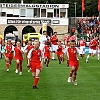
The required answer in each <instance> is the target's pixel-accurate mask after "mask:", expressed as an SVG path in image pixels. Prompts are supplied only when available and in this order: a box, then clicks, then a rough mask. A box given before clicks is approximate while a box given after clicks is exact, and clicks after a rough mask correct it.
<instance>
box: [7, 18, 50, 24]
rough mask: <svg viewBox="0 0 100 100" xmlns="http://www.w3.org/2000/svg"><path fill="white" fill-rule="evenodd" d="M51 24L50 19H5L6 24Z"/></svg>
mask: <svg viewBox="0 0 100 100" xmlns="http://www.w3.org/2000/svg"><path fill="white" fill-rule="evenodd" d="M42 23H47V24H51V20H50V19H7V24H38V25H39V24H42Z"/></svg>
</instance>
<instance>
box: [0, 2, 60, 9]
mask: <svg viewBox="0 0 100 100" xmlns="http://www.w3.org/2000/svg"><path fill="white" fill-rule="evenodd" d="M0 7H7V8H21V7H28V8H60V6H59V4H13V3H9V4H8V3H0Z"/></svg>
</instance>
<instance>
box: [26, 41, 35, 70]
mask: <svg viewBox="0 0 100 100" xmlns="http://www.w3.org/2000/svg"><path fill="white" fill-rule="evenodd" d="M32 48H34V46H33V45H32V40H29V41H28V44H27V45H26V46H25V47H24V52H26V59H27V62H28V58H27V55H28V53H29V51H30V50H31V49H32ZM27 68H28V72H30V66H27Z"/></svg>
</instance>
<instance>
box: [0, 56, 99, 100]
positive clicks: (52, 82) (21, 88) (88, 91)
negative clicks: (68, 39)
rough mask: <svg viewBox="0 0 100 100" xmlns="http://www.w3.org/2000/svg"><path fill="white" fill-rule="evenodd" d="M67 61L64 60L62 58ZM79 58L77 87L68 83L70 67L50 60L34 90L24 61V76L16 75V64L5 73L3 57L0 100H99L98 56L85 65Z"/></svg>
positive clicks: (64, 63) (13, 63)
mask: <svg viewBox="0 0 100 100" xmlns="http://www.w3.org/2000/svg"><path fill="white" fill-rule="evenodd" d="M65 58H66V57H65ZM79 59H80V67H79V70H78V73H77V74H78V75H77V82H78V85H77V86H74V85H73V83H68V82H67V79H68V76H69V71H70V68H69V67H67V66H66V60H65V62H62V63H61V64H58V60H56V61H52V60H51V61H50V64H49V67H48V68H47V67H46V66H45V65H44V68H43V70H42V72H41V74H40V80H39V83H38V85H37V86H38V89H37V90H36V89H35V90H34V89H33V88H32V86H33V77H32V75H31V72H30V73H28V72H27V67H26V60H24V61H23V74H22V76H19V75H18V74H15V67H16V64H15V61H14V60H13V62H12V65H11V66H10V71H9V72H6V69H5V61H4V58H2V59H0V100H100V61H98V60H97V56H95V57H91V58H90V59H89V62H88V63H85V59H86V56H85V57H84V58H83V59H81V58H80V57H79Z"/></svg>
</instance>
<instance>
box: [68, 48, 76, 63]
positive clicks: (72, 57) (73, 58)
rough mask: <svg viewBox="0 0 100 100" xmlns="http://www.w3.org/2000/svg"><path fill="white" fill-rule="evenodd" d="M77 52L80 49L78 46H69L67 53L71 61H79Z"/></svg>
mask: <svg viewBox="0 0 100 100" xmlns="http://www.w3.org/2000/svg"><path fill="white" fill-rule="evenodd" d="M77 53H78V49H77V48H71V47H69V48H68V49H67V55H68V59H69V61H72V62H74V61H77V60H78V55H77Z"/></svg>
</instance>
